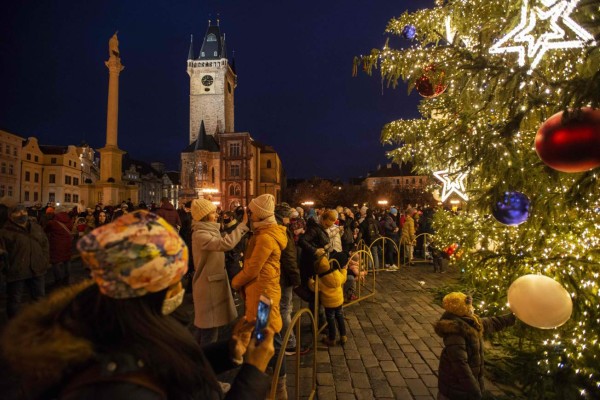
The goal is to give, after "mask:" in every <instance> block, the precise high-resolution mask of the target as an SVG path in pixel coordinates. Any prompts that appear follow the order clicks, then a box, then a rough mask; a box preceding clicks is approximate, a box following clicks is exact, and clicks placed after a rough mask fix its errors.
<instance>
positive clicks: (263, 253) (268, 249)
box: [231, 194, 288, 399]
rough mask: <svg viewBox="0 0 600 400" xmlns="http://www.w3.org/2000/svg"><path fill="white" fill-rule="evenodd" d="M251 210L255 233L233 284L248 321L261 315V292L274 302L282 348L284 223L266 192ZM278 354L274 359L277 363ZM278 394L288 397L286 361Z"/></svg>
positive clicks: (273, 324)
mask: <svg viewBox="0 0 600 400" xmlns="http://www.w3.org/2000/svg"><path fill="white" fill-rule="evenodd" d="M248 208H249V209H250V211H251V212H252V213H251V217H250V218H251V221H252V227H253V230H254V234H253V235H252V237H251V238H250V241H249V242H248V247H247V248H246V252H245V257H244V267H243V268H242V270H241V271H240V273H238V274H237V275H236V276H235V277H234V278H233V280H232V282H231V283H232V286H233V288H234V289H236V290H240V291H241V292H242V296H243V297H244V299H245V306H246V315H245V318H246V320H247V321H254V320H256V319H257V317H258V310H259V303H260V299H261V296H264V297H267V298H269V299H270V302H271V310H270V316H269V320H268V323H267V326H268V328H270V329H271V330H273V332H275V350H276V352H279V351H282V349H281V344H282V343H281V335H280V331H281V328H282V320H281V314H280V311H279V303H280V301H281V286H280V284H279V279H280V274H281V272H280V261H279V260H280V258H281V252H282V251H283V249H285V247H286V245H287V241H288V238H287V234H286V228H285V226H282V225H278V224H277V220H276V219H275V197H273V196H272V195H270V194H263V195H260V196H258V197H257V198H255V199H253V200H252V201H251V202H250V204H249V205H248ZM275 360H276V356H275V357H273V359H272V360H271V365H274V364H275ZM277 398H279V399H287V386H286V376H285V363H283V364H282V367H281V370H280V371H279V380H278V382H277Z"/></svg>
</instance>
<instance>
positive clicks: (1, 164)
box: [0, 131, 40, 198]
mask: <svg viewBox="0 0 600 400" xmlns="http://www.w3.org/2000/svg"><path fill="white" fill-rule="evenodd" d="M22 144H23V138H22V137H20V136H17V135H13V134H12V133H9V132H6V131H0V197H3V196H9V197H14V198H20V196H21V165H22V159H21V147H22ZM38 159H39V155H38ZM28 190H30V189H28ZM39 194H40V192H39V191H38V192H37V196H39Z"/></svg>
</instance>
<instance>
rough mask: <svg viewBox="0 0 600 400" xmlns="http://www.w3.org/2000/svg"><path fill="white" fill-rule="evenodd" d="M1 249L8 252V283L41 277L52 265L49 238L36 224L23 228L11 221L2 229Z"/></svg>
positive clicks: (29, 223) (30, 222)
mask: <svg viewBox="0 0 600 400" xmlns="http://www.w3.org/2000/svg"><path fill="white" fill-rule="evenodd" d="M0 249H4V250H5V251H6V252H7V256H6V259H7V260H8V265H6V269H5V271H4V273H5V274H6V281H7V282H15V281H21V280H24V279H29V278H33V277H36V276H41V275H44V274H45V273H46V271H47V270H48V267H49V265H50V252H49V246H48V237H47V236H46V234H45V233H44V231H43V230H42V227H41V226H39V225H38V224H37V223H36V222H32V221H28V222H27V226H25V227H23V226H20V225H17V224H15V223H14V222H12V221H11V220H8V221H6V224H5V225H4V227H3V228H2V229H0Z"/></svg>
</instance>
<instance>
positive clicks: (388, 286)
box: [287, 263, 502, 400]
mask: <svg viewBox="0 0 600 400" xmlns="http://www.w3.org/2000/svg"><path fill="white" fill-rule="evenodd" d="M458 276H459V274H458V272H457V271H454V270H452V269H451V270H450V271H448V272H447V273H444V274H440V273H434V272H433V269H432V266H431V264H429V263H417V264H416V266H411V267H409V266H406V267H402V268H401V269H400V270H399V271H396V272H388V271H382V272H377V275H376V277H377V279H376V291H377V294H376V295H375V296H373V297H371V298H369V299H365V300H363V301H360V302H358V303H356V304H352V305H350V306H347V307H346V306H345V307H344V314H345V319H346V329H347V331H348V342H347V343H346V345H345V346H344V347H341V346H340V345H339V344H337V345H336V346H333V347H329V348H328V347H327V346H325V345H324V344H322V343H319V346H318V349H317V355H316V357H317V390H316V394H317V396H316V397H317V398H318V399H321V400H329V399H331V400H333V399H358V400H360V399H406V400H409V399H415V400H416V399H436V397H437V370H438V363H439V356H440V353H441V351H442V347H443V343H442V340H441V338H440V337H439V336H437V335H436V334H435V332H434V331H433V324H434V323H435V322H436V321H437V320H439V318H440V316H441V315H442V313H443V312H444V310H443V309H442V307H441V305H439V304H437V303H436V302H435V301H434V298H433V293H432V292H431V291H430V290H428V289H433V288H437V287H442V286H445V285H448V284H451V283H454V282H456V281H457V279H458ZM371 285H372V284H371ZM300 306H301V304H300V301H299V300H297V303H296V304H295V307H294V310H298V308H299V307H300ZM302 306H303V307H306V303H303V304H302ZM304 325H306V326H304ZM307 326H308V322H306V321H304V320H303V328H304V329H303V336H302V339H301V341H302V342H303V343H308V342H307V341H310V340H311V339H310V331H309V328H308V327H307ZM305 335H306V336H305ZM321 337H322V335H319V340H320V338H321ZM313 357H314V353H313V352H311V353H309V354H307V355H305V356H302V357H301V367H300V377H301V380H300V382H301V384H300V390H301V392H300V397H301V398H308V396H309V394H310V390H311V385H312V381H311V377H312V365H313V364H312V362H313ZM287 362H288V364H287V373H288V380H287V382H288V394H289V396H290V398H294V397H293V396H295V390H296V388H295V374H296V370H295V364H294V362H295V359H294V357H293V356H288V357H287ZM486 390H488V391H490V392H491V394H492V395H499V396H500V395H502V392H501V391H500V390H499V389H498V387H496V386H495V385H494V384H493V383H491V382H489V381H488V382H486Z"/></svg>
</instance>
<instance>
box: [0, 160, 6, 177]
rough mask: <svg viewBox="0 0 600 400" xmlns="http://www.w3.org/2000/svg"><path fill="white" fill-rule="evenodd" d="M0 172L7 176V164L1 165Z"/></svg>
mask: <svg viewBox="0 0 600 400" xmlns="http://www.w3.org/2000/svg"><path fill="white" fill-rule="evenodd" d="M0 172H1V173H3V174H5V173H6V163H5V162H3V163H2V164H0Z"/></svg>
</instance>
